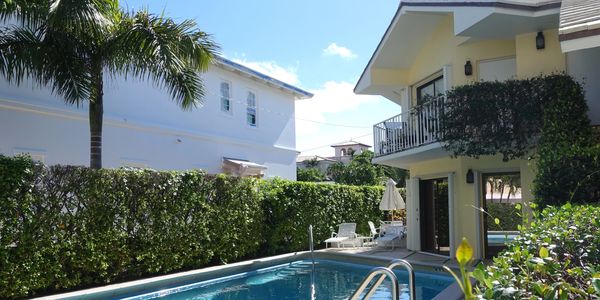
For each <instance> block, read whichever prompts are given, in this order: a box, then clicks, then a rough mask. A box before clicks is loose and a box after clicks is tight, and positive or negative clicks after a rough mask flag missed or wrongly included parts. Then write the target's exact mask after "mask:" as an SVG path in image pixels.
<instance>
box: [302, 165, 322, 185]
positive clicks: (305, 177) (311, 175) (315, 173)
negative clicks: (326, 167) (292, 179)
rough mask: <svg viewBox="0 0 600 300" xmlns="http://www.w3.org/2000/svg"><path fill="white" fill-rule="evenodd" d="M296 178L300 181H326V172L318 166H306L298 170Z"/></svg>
mask: <svg viewBox="0 0 600 300" xmlns="http://www.w3.org/2000/svg"><path fill="white" fill-rule="evenodd" d="M296 178H297V180H298V181H308V182H321V181H325V179H326V178H325V174H323V172H321V170H319V169H317V168H305V169H300V168H298V169H297V170H296Z"/></svg>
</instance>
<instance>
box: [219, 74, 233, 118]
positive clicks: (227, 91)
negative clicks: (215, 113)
mask: <svg viewBox="0 0 600 300" xmlns="http://www.w3.org/2000/svg"><path fill="white" fill-rule="evenodd" d="M221 110H222V111H224V112H228V113H230V112H231V85H230V84H229V82H226V81H222V82H221Z"/></svg>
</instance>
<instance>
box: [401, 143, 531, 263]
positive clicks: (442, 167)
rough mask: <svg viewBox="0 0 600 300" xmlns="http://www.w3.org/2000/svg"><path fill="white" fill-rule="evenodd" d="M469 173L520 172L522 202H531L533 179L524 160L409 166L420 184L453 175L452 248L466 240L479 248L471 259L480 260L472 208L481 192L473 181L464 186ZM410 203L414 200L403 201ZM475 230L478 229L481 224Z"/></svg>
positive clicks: (495, 158) (451, 161) (497, 158)
mask: <svg viewBox="0 0 600 300" xmlns="http://www.w3.org/2000/svg"><path fill="white" fill-rule="evenodd" d="M469 169H471V170H473V171H474V172H475V173H476V174H481V173H497V172H520V174H521V185H522V187H523V191H522V198H523V201H524V202H530V201H532V200H533V195H532V192H531V186H532V183H533V179H534V169H533V165H532V164H531V163H530V162H528V161H527V160H512V161H508V162H503V161H502V157H501V156H499V155H496V156H483V157H480V158H479V159H474V158H469V157H458V158H450V157H448V158H441V159H435V160H428V161H424V162H420V163H415V164H413V165H411V167H410V176H411V178H419V179H421V180H427V179H434V178H445V177H447V176H448V174H449V173H454V186H453V189H454V195H453V196H454V198H453V199H454V205H453V206H452V211H453V212H454V215H453V217H452V220H454V226H453V228H454V237H453V240H454V245H459V244H460V241H461V240H462V238H463V237H466V238H467V239H468V240H469V242H470V243H471V244H472V245H474V246H475V245H477V244H479V245H480V247H477V246H476V247H475V256H476V257H478V258H481V256H482V250H481V249H482V247H483V245H482V240H481V239H480V237H478V229H477V224H478V218H477V214H478V211H477V209H476V208H474V207H473V206H475V207H477V203H480V202H481V201H482V199H481V197H482V195H481V194H480V191H481V190H480V189H479V185H480V184H481V182H480V181H478V180H476V182H475V183H472V184H470V183H466V174H467V171H468V170H469ZM414 200H415V199H407V201H414ZM410 206H412V205H410ZM412 207H414V206H412ZM408 213H411V212H408ZM413 213H414V212H413ZM479 226H482V224H480V225H479ZM409 230H410V231H409V234H410V233H412V232H414V229H409Z"/></svg>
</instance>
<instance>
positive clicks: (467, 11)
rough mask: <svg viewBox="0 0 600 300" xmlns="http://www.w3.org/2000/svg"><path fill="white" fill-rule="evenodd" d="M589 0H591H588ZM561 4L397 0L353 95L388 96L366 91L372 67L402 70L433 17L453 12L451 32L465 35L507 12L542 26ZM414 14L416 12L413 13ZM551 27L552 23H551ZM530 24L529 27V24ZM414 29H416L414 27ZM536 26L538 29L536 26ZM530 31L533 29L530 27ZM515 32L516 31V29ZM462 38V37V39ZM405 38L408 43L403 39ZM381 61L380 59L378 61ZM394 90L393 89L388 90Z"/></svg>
mask: <svg viewBox="0 0 600 300" xmlns="http://www.w3.org/2000/svg"><path fill="white" fill-rule="evenodd" d="M588 1H593V0H588ZM560 5H561V1H560V0H548V1H545V0H533V1H532V0H516V1H506V0H474V1H470V0H468V1H464V0H463V1H460V0H403V1H400V4H399V5H398V9H397V11H396V13H395V15H394V17H393V18H392V20H391V21H390V24H389V25H388V27H387V29H386V31H385V33H384V34H383V36H382V37H381V39H380V41H379V43H378V45H377V47H376V48H375V51H374V52H373V54H372V55H371V58H370V59H369V62H368V63H367V65H366V67H365V68H364V70H363V72H362V73H361V75H360V77H359V79H358V81H357V83H356V85H355V87H354V93H356V94H380V95H383V96H385V97H387V98H389V99H391V98H390V97H388V95H384V94H381V93H380V92H374V91H371V90H369V87H370V86H372V82H371V71H372V70H373V69H375V68H383V69H404V68H406V67H407V65H409V64H411V63H412V62H413V59H414V56H415V55H416V54H417V53H418V52H419V51H420V48H419V46H420V45H421V44H422V43H424V38H425V37H426V36H427V34H429V33H430V32H432V31H433V30H434V28H436V27H437V24H436V23H435V22H437V20H439V18H440V17H441V16H443V15H445V14H454V18H455V19H458V20H461V24H460V25H459V26H457V24H456V23H455V26H454V31H455V34H457V35H459V34H460V35H461V36H464V37H465V38H467V39H468V38H469V37H470V35H471V34H473V32H468V31H469V29H471V28H473V27H476V26H478V25H480V24H481V23H482V21H484V19H485V18H487V17H489V16H490V15H492V14H498V15H502V16H506V15H511V16H513V15H514V16H515V17H516V18H521V19H520V20H518V21H523V19H526V18H539V19H540V21H539V22H540V23H541V24H535V25H534V26H533V27H540V28H545V27H547V25H548V23H552V24H554V23H555V22H554V17H552V15H553V14H556V20H558V10H559V7H560ZM413 13H418V14H413ZM554 26H555V25H554ZM513 27H514V26H505V30H504V31H503V29H502V28H499V29H498V30H496V31H495V32H494V33H498V34H500V32H504V33H505V34H507V32H508V33H510V31H511V30H517V31H519V30H521V31H523V30H522V29H520V28H518V27H517V28H516V29H513ZM530 27H531V26H530ZM415 28H418V30H415ZM538 29H539V28H538ZM530 31H534V30H533V29H532V30H530ZM516 33H518V32H516ZM465 40H466V39H465ZM407 41H409V42H407ZM390 43H391V44H394V43H397V44H402V45H403V46H405V47H406V49H404V51H402V52H401V53H400V52H399V51H387V53H386V52H385V51H384V48H385V47H386V46H389V45H387V44H390ZM390 57H392V58H393V59H395V60H396V61H395V62H394V63H390V61H388V60H385V59H386V58H387V59H389V58H390ZM382 59H383V60H385V61H384V62H381V60H382ZM391 93H396V92H391Z"/></svg>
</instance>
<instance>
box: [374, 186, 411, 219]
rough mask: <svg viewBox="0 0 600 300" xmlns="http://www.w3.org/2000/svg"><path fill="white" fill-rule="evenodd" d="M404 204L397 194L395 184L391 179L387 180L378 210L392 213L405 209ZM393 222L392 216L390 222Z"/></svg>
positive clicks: (398, 193)
mask: <svg viewBox="0 0 600 300" xmlns="http://www.w3.org/2000/svg"><path fill="white" fill-rule="evenodd" d="M405 208H406V204H405V203H404V199H402V196H401V195H400V192H398V189H397V188H396V182H395V181H394V180H392V179H391V178H390V179H388V181H387V183H386V185H385V191H384V192H383V198H382V199H381V202H380V203H379V209H381V210H387V211H394V210H397V209H405ZM393 220H394V215H393V214H392V221H393Z"/></svg>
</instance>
